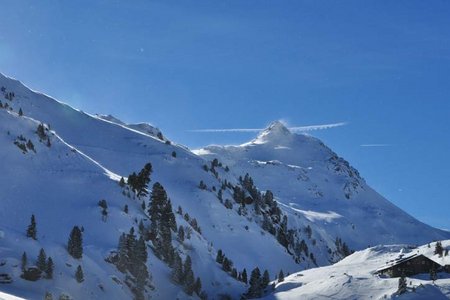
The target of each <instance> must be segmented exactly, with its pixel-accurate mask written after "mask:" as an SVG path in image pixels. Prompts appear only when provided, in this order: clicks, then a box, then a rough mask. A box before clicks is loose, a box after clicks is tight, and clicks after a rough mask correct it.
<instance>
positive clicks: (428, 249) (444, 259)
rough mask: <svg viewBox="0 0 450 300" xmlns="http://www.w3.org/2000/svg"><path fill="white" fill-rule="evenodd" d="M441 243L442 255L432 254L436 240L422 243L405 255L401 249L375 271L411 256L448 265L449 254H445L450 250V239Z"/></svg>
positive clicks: (394, 264)
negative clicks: (394, 257)
mask: <svg viewBox="0 0 450 300" xmlns="http://www.w3.org/2000/svg"><path fill="white" fill-rule="evenodd" d="M441 243H442V248H443V249H444V251H443V252H444V253H443V255H442V256H439V254H434V251H435V248H436V242H433V243H429V244H427V245H423V246H420V247H418V248H415V249H413V250H412V251H411V252H410V253H407V256H405V254H404V252H405V251H404V249H402V250H401V251H400V253H399V256H398V257H397V258H396V259H394V260H391V261H389V262H387V263H386V264H387V265H385V266H383V267H381V268H379V269H377V270H376V272H380V271H383V270H386V269H389V268H391V267H393V266H396V265H399V264H401V263H403V262H405V261H408V260H410V259H413V258H416V257H419V256H424V257H426V258H428V259H430V260H432V261H434V262H435V263H437V264H439V265H441V266H443V267H444V266H450V254H449V255H445V252H446V251H450V240H446V241H442V242H441Z"/></svg>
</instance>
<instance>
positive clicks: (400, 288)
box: [397, 274, 407, 295]
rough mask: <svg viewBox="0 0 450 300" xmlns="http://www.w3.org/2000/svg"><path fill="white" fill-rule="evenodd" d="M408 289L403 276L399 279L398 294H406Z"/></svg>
mask: <svg viewBox="0 0 450 300" xmlns="http://www.w3.org/2000/svg"><path fill="white" fill-rule="evenodd" d="M406 287H407V283H406V278H405V274H402V276H401V277H400V278H399V279H398V290H397V294H399V295H401V294H403V293H404V292H406Z"/></svg>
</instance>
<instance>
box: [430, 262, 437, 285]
mask: <svg viewBox="0 0 450 300" xmlns="http://www.w3.org/2000/svg"><path fill="white" fill-rule="evenodd" d="M436 279H437V273H436V267H435V266H434V265H433V266H432V267H431V269H430V280H433V282H434V281H435V280H436Z"/></svg>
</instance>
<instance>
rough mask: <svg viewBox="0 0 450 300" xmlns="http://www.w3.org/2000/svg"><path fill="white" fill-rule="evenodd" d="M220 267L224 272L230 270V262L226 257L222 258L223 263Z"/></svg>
mask: <svg viewBox="0 0 450 300" xmlns="http://www.w3.org/2000/svg"><path fill="white" fill-rule="evenodd" d="M222 269H223V270H224V271H225V272H230V271H231V263H230V260H229V259H228V258H226V257H224V258H223V263H222Z"/></svg>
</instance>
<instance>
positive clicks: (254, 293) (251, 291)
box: [246, 267, 262, 298]
mask: <svg viewBox="0 0 450 300" xmlns="http://www.w3.org/2000/svg"><path fill="white" fill-rule="evenodd" d="M249 284H250V287H249V288H248V291H247V294H246V295H247V296H248V297H249V298H259V297H261V295H262V289H261V272H260V271H259V268H258V267H256V268H255V269H253V271H252V274H251V275H250V281H249Z"/></svg>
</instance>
